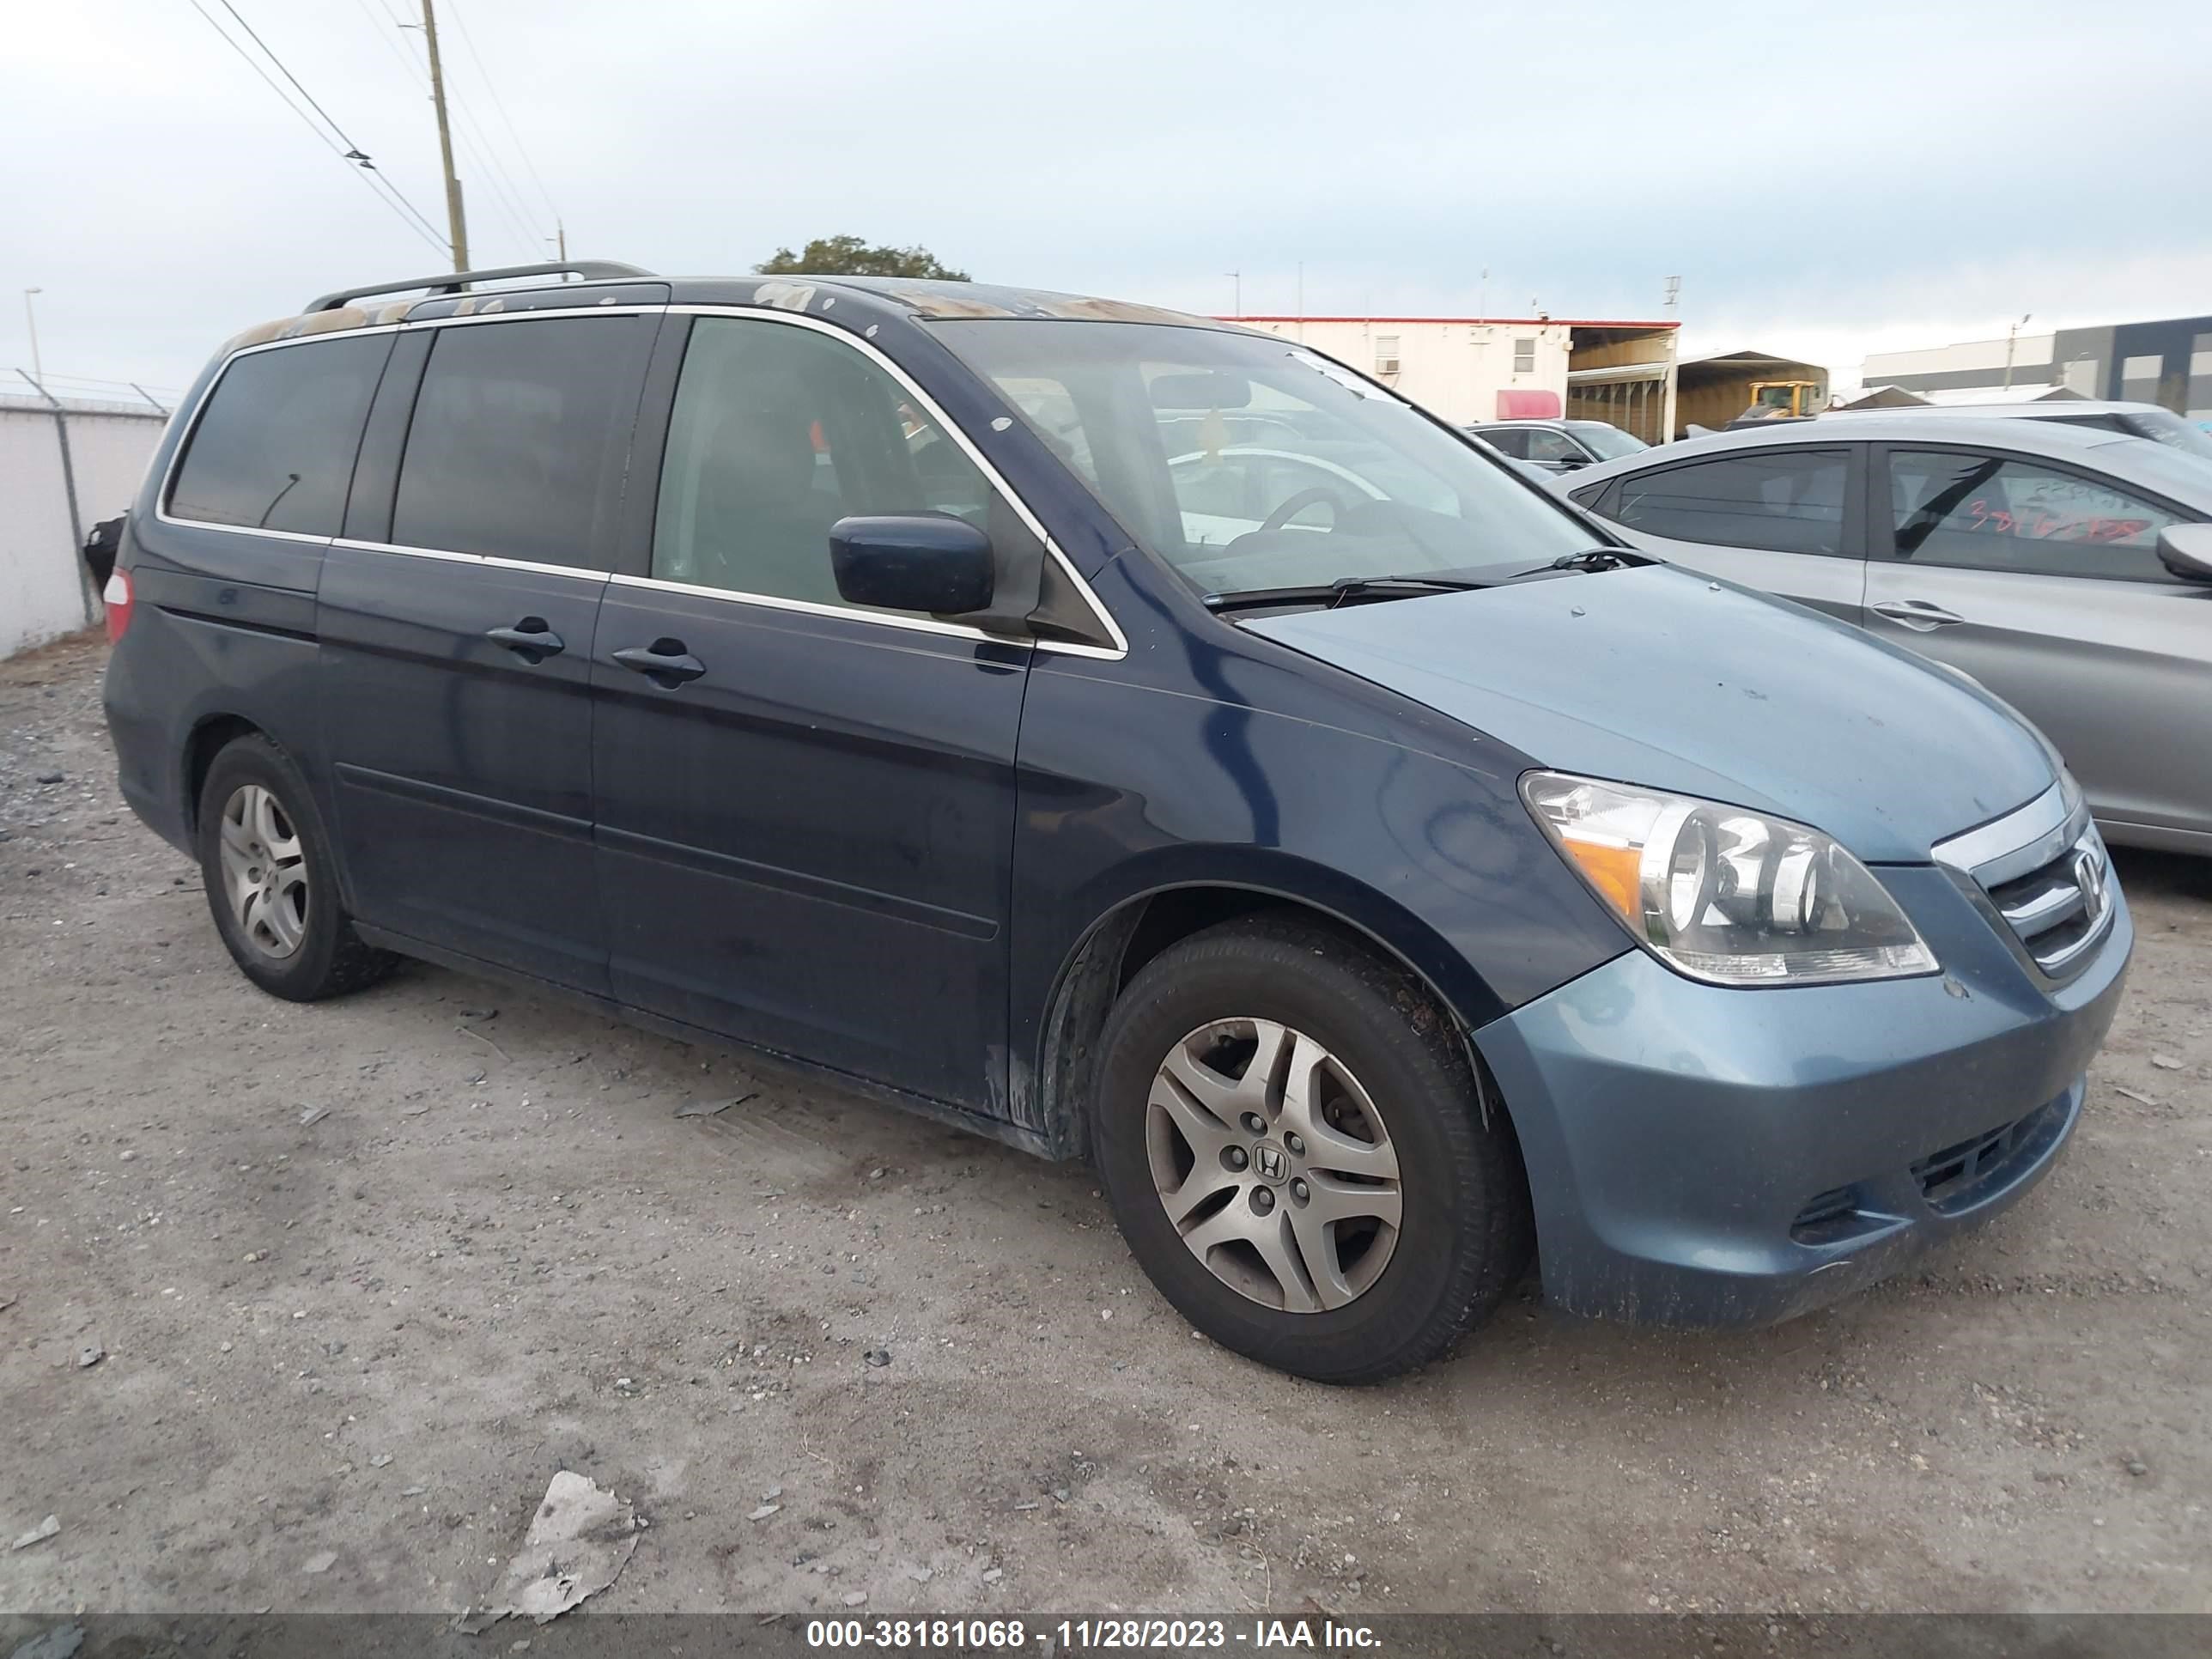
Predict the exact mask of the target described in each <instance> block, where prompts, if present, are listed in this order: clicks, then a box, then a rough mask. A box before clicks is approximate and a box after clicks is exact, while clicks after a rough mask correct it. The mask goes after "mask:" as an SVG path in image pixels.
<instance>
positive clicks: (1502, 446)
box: [1475, 426, 1528, 461]
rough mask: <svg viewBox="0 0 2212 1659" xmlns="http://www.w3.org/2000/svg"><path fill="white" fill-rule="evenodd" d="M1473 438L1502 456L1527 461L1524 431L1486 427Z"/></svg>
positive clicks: (1526, 441)
mask: <svg viewBox="0 0 2212 1659" xmlns="http://www.w3.org/2000/svg"><path fill="white" fill-rule="evenodd" d="M1475 436H1476V437H1478V438H1480V439H1481V440H1482V441H1483V442H1485V443H1486V444H1488V445H1489V446H1490V447H1492V449H1495V450H1498V452H1500V453H1503V454H1507V455H1510V456H1511V457H1512V458H1513V459H1515V460H1516V461H1525V460H1527V459H1528V433H1527V431H1526V430H1521V431H1516V430H1515V429H1514V428H1511V427H1504V426H1486V427H1482V428H1479V429H1478V430H1477V431H1476V433H1475Z"/></svg>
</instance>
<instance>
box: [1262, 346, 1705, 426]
mask: <svg viewBox="0 0 2212 1659" xmlns="http://www.w3.org/2000/svg"><path fill="white" fill-rule="evenodd" d="M1223 320H1225V321H1229V322H1236V323H1240V324H1242V325H1243V326H1245V327H1246V328H1255V329H1258V330H1260V331H1262V332H1264V333H1268V334H1275V335H1279V336H1281V337H1283V338H1284V339H1286V340H1297V341H1298V342H1300V343H1304V344H1305V345H1309V346H1311V347H1312V348H1313V349H1315V350H1316V351H1319V352H1322V353H1323V354H1325V355H1326V356H1331V357H1334V358H1335V359H1336V360H1337V361H1338V362H1342V363H1346V364H1349V365H1350V366H1351V367H1352V368H1356V369H1358V370H1359V371H1360V372H1361V373H1362V374H1371V375H1373V376H1374V377H1375V378H1376V380H1381V381H1382V382H1383V384H1384V385H1386V386H1391V387H1392V388H1394V389H1395V390H1396V391H1398V392H1401V393H1403V394H1404V395H1405V396H1406V397H1407V398H1412V399H1413V401H1414V402H1415V403H1417V404H1420V405H1421V406H1422V407H1423V408H1425V409H1427V410H1432V411H1433V412H1434V413H1436V414H1437V415H1439V416H1442V417H1443V419H1445V420H1447V421H1449V422H1452V423H1453V424H1454V425H1457V426H1468V425H1472V424H1474V423H1475V422H1486V421H1500V420H1515V419H1547V418H1553V419H1555V418H1557V417H1559V416H1563V415H1564V416H1567V417H1569V418H1571V419H1577V420H1582V419H1589V420H1600V421H1610V422H1613V424H1614V425H1615V426H1618V427H1620V428H1624V429H1625V430H1627V431H1630V432H1633V433H1635V434H1636V435H1638V437H1641V438H1644V439H1645V440H1646V441H1650V442H1653V443H1656V442H1659V441H1662V437H1663V436H1664V435H1668V434H1670V433H1671V432H1672V431H1673V430H1674V355H1675V344H1674V343H1675V335H1676V331H1677V330H1678V328H1679V327H1680V325H1678V324H1675V323H1672V322H1600V321H1583V320H1577V319H1565V318H1557V317H1235V318H1226V319H1223Z"/></svg>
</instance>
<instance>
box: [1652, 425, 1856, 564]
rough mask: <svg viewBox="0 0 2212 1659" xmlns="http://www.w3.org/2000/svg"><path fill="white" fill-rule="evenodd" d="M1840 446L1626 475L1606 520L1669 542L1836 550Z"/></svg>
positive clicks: (1840, 539) (1840, 531)
mask: <svg viewBox="0 0 2212 1659" xmlns="http://www.w3.org/2000/svg"><path fill="white" fill-rule="evenodd" d="M1849 472H1850V466H1849V465H1848V463H1847V461H1846V459H1845V456H1844V452H1843V451H1842V450H1840V449H1819V450H1802V449H1790V450H1781V451H1772V450H1759V451H1756V452H1753V453H1747V454H1741V455H1729V456H1724V457H1721V458H1719V459H1714V460H1710V461H1698V462H1695V463H1692V465H1687V466H1669V467H1661V468H1657V469H1655V470H1654V471H1650V472H1642V473H1638V474H1637V475H1636V476H1634V477H1629V478H1624V479H1623V480H1622V481H1621V486H1620V503H1619V505H1618V506H1617V507H1614V508H1613V509H1612V516H1613V517H1614V518H1616V519H1618V520H1620V522H1621V523H1622V524H1625V525H1626V526H1629V527H1630V528H1632V529H1634V530H1641V531H1644V532H1646V533H1647V534H1650V535H1653V536H1666V537H1669V538H1673V539H1674V540H1675V541H1683V542H1706V543H1711V544H1715V545H1717V546H1721V547H1758V548H1768V549H1771V550H1774V551H1776V552H1778V553H1840V552H1841V551H1842V550H1843V545H1844V479H1845V477H1847V476H1848V474H1849Z"/></svg>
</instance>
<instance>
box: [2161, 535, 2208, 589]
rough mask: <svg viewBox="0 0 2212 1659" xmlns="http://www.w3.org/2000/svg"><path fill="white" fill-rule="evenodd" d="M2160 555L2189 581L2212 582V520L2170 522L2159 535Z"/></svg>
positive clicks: (2170, 568)
mask: <svg viewBox="0 0 2212 1659" xmlns="http://www.w3.org/2000/svg"><path fill="white" fill-rule="evenodd" d="M2158 558H2159V562H2160V564H2163V565H2164V566H2165V567H2166V568H2167V569H2168V570H2171V571H2172V572H2173V574H2175V575H2177V576H2179V577H2180V578H2181V579H2182V580H2184V581H2186V582H2212V524H2177V525H2169V526H2167V527H2166V529H2164V530H2162V531H2160V532H2159V536H2158Z"/></svg>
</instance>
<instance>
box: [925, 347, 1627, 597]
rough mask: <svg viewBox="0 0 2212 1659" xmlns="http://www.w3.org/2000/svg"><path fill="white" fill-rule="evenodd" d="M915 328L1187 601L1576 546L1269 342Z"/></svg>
mask: <svg viewBox="0 0 2212 1659" xmlns="http://www.w3.org/2000/svg"><path fill="white" fill-rule="evenodd" d="M933 327H934V329H935V331H936V332H937V333H938V335H939V337H940V338H942V339H943V340H944V341H945V343H946V344H948V345H950V346H951V348H952V349H953V350H954V351H955V352H957V353H958V354H959V355H960V356H962V357H963V359H964V360H965V361H966V362H968V363H969V366H970V367H971V368H975V370H976V371H977V372H978V373H980V374H982V375H983V376H984V378H985V379H987V380H989V381H990V382H991V383H992V385H993V386H994V387H995V388H996V389H997V390H998V391H999V392H1000V395H1001V396H1002V397H1004V398H1006V402H1007V404H1008V405H1009V406H1010V407H1011V408H1012V410H1015V411H1016V412H1017V413H1018V414H1019V415H1020V416H1021V417H1022V418H1023V419H1024V421H1026V422H1028V423H1029V424H1030V426H1031V427H1032V428H1034V429H1035V430H1036V432H1037V434H1038V435H1039V436H1041V437H1042V438H1043V439H1044V441H1046V442H1048V443H1049V444H1051V445H1052V446H1053V447H1054V449H1055V450H1056V451H1057V452H1058V453H1060V455H1061V456H1062V458H1063V459H1067V460H1068V462H1069V465H1070V466H1071V469H1072V470H1073V471H1074V472H1075V473H1076V475H1077V476H1078V477H1080V478H1081V479H1082V481H1083V482H1084V483H1085V484H1087V485H1088V486H1089V487H1090V488H1091V490H1092V491H1093V492H1094V494H1095V495H1097V498H1098V501H1099V502H1100V504H1101V505H1102V506H1103V507H1105V509H1106V510H1107V511H1108V512H1109V513H1111V514H1112V515H1113V517H1114V518H1115V520H1117V521H1118V522H1119V523H1120V525H1121V527H1122V529H1123V530H1125V531H1126V532H1127V533H1128V534H1129V536H1130V537H1131V538H1133V539H1134V540H1135V541H1136V542H1137V543H1138V544H1140V545H1141V546H1143V547H1145V548H1146V549H1147V550H1150V551H1152V552H1153V553H1155V554H1157V555H1158V556H1160V557H1161V558H1162V559H1164V561H1165V562H1167V563H1169V564H1170V565H1171V566H1172V567H1174V568H1176V570H1177V571H1178V572H1180V573H1181V574H1182V575H1183V576H1184V577H1185V578H1186V579H1187V580H1189V581H1190V582H1191V583H1192V584H1193V585H1194V586H1196V587H1197V588H1198V589H1199V590H1200V592H1206V593H1229V592H1252V591H1255V590H1262V589H1269V588H1275V587H1285V586H1304V585H1307V584H1313V583H1328V582H1334V581H1336V580H1341V579H1346V578H1351V579H1354V580H1359V579H1365V578H1372V577H1378V576H1390V575H1416V574H1418V575H1443V574H1453V575H1463V574H1467V573H1468V572H1472V571H1476V570H1490V569H1494V568H1510V569H1511V570H1516V571H1518V570H1525V569H1527V568H1528V567H1529V566H1530V565H1532V564H1542V563H1544V562H1547V561H1549V560H1551V559H1554V558H1557V557H1559V556H1562V555H1565V554H1569V553H1579V552H1582V551H1583V550H1586V549H1587V547H1588V546H1589V539H1590V538H1589V531H1588V530H1587V529H1585V528H1583V527H1581V526H1578V525H1577V522H1576V521H1575V520H1573V519H1572V518H1571V517H1570V516H1568V515H1567V514H1566V513H1565V512H1564V511H1563V510H1561V509H1560V508H1559V507H1557V506H1555V505H1554V504H1553V502H1551V501H1549V500H1548V499H1547V497H1546V496H1544V495H1542V494H1541V493H1540V492H1538V491H1535V490H1534V489H1530V488H1529V487H1528V485H1527V484H1525V483H1522V482H1521V481H1520V480H1519V479H1517V478H1516V477H1514V475H1513V474H1512V473H1511V472H1510V471H1508V470H1507V469H1505V468H1504V467H1503V466H1501V465H1499V464H1498V462H1497V461H1496V460H1495V459H1487V458H1486V457H1485V456H1484V455H1483V454H1482V453H1480V451H1478V450H1476V449H1475V448H1474V447H1471V446H1470V445H1468V443H1466V442H1465V441H1462V439H1460V438H1459V437H1457V436H1455V435H1454V434H1453V433H1452V432H1451V431H1449V429H1447V428H1443V427H1440V426H1438V425H1437V424H1436V423H1435V422H1432V421H1431V420H1430V419H1429V418H1428V417H1426V416H1424V415H1422V414H1421V413H1420V412H1419V410H1415V409H1414V408H1413V406H1412V405H1410V404H1407V403H1406V402H1405V401H1403V400H1402V399H1401V398H1396V397H1395V396H1393V395H1391V394H1390V393H1389V392H1385V391H1383V389H1382V388H1381V387H1379V386H1375V385H1374V384H1373V383H1371V382H1370V381H1368V380H1363V379H1361V378H1360V376H1358V374H1353V373H1351V372H1350V371H1348V370H1346V369H1345V368H1342V367H1340V366H1339V365H1338V364H1336V363H1334V362H1330V361H1329V360H1328V359H1327V358H1325V357H1322V356H1319V355H1318V354H1316V353H1315V352H1312V351H1310V350H1308V349H1305V348H1304V347H1303V346H1299V345H1297V344H1295V343H1292V342H1290V341H1287V340H1281V339H1277V338H1274V337H1272V336H1267V335H1261V334H1253V333H1248V332H1245V331H1241V330H1237V331H1231V330H1226V329H1219V330H1217V329H1207V328H1196V327H1178V326H1176V325H1171V324H1156V323H1107V322H1091V321H1081V322H1075V321H1066V322H1063V321H1059V320H1042V319H994V320H989V321H983V320H974V321H970V320H964V319H963V320H960V321H946V322H941V323H938V324H935V325H933ZM1041 388H1048V389H1049V395H1040V389H1041ZM1077 458H1080V459H1077Z"/></svg>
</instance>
